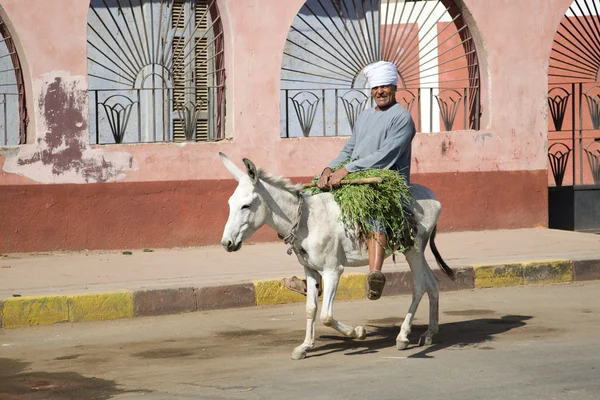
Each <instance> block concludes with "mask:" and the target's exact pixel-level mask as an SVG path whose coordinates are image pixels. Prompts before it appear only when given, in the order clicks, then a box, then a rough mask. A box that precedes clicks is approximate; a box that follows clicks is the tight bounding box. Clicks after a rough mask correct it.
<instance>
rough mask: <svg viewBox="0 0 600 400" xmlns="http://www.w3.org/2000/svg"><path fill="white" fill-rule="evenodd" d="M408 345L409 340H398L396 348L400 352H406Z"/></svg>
mask: <svg viewBox="0 0 600 400" xmlns="http://www.w3.org/2000/svg"><path fill="white" fill-rule="evenodd" d="M408 343H409V342H408V340H396V348H397V349H398V350H406V348H407V347H408Z"/></svg>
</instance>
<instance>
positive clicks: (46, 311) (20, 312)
mask: <svg viewBox="0 0 600 400" xmlns="http://www.w3.org/2000/svg"><path fill="white" fill-rule="evenodd" d="M68 320H69V305H68V302H67V298H66V297H63V296H47V297H20V298H14V299H8V300H5V301H4V327H5V328H22V327H26V326H35V325H50V324H54V323H57V322H67V321H68Z"/></svg>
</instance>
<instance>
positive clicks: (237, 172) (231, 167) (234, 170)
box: [219, 152, 244, 182]
mask: <svg viewBox="0 0 600 400" xmlns="http://www.w3.org/2000/svg"><path fill="white" fill-rule="evenodd" d="M219 157H221V161H223V165H225V168H227V170H228V171H229V172H230V173H231V175H233V177H234V178H235V180H236V181H238V182H239V180H240V179H241V178H242V177H243V176H244V172H243V171H242V170H241V169H239V168H238V167H237V165H235V164H234V163H233V161H231V160H230V159H229V157H227V156H226V155H225V154H223V153H221V152H219Z"/></svg>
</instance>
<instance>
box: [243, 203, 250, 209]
mask: <svg viewBox="0 0 600 400" xmlns="http://www.w3.org/2000/svg"><path fill="white" fill-rule="evenodd" d="M247 208H250V204H246V205H243V206H242V210H245V209H247Z"/></svg>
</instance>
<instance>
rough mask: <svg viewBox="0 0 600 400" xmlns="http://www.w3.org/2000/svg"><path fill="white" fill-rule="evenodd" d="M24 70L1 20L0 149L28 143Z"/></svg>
mask: <svg viewBox="0 0 600 400" xmlns="http://www.w3.org/2000/svg"><path fill="white" fill-rule="evenodd" d="M25 105H26V103H25V86H24V84H23V71H22V70H21V63H20V61H19V56H18V54H17V50H16V48H15V45H14V42H13V40H12V37H11V35H10V32H9V31H8V28H7V27H6V25H5V24H4V22H3V21H2V20H0V146H14V145H19V144H25V143H26V142H27V137H26V132H27V124H28V122H29V118H28V116H27V108H26V106H25Z"/></svg>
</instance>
